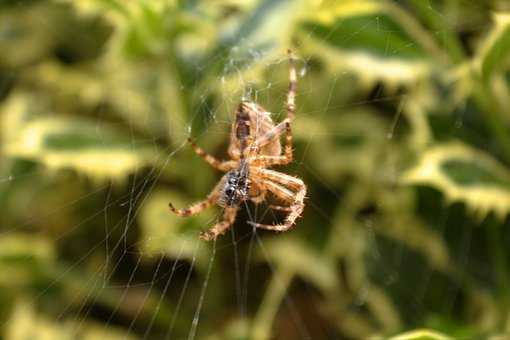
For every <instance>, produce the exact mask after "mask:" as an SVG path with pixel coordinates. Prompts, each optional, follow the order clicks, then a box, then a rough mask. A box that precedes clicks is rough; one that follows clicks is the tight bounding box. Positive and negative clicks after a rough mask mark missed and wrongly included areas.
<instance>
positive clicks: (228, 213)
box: [200, 206, 239, 241]
mask: <svg viewBox="0 0 510 340" xmlns="http://www.w3.org/2000/svg"><path fill="white" fill-rule="evenodd" d="M238 209H239V207H238V206H234V207H227V208H225V212H224V213H223V220H222V221H221V222H218V223H216V224H215V225H214V226H212V227H211V228H210V229H209V230H206V231H202V232H201V233H200V238H201V239H202V240H205V241H211V240H215V239H216V238H217V237H218V236H219V235H222V234H224V233H225V231H226V230H227V229H228V228H229V227H230V226H231V225H232V224H233V223H234V221H235V219H236V214H237V210H238Z"/></svg>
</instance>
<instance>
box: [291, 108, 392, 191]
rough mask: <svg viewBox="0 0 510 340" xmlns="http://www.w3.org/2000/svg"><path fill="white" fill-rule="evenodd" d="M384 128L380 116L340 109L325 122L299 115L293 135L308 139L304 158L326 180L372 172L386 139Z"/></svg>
mask: <svg viewBox="0 0 510 340" xmlns="http://www.w3.org/2000/svg"><path fill="white" fill-rule="evenodd" d="M387 130H388V128H387V127H386V124H385V122H384V121H383V120H382V119H381V118H380V117H377V116H376V115H374V114H372V113H370V112H367V111H363V110H353V111H350V112H349V113H342V114H341V115H337V116H336V117H335V119H334V120H331V121H328V123H327V124H324V122H320V121H318V120H317V118H316V117H313V116H304V117H300V118H299V120H296V123H295V131H296V132H295V133H296V136H297V137H299V138H302V139H303V140H310V145H309V149H308V150H307V153H306V155H305V156H306V157H307V160H308V161H309V162H310V163H311V164H313V166H314V167H317V168H318V170H319V171H320V172H321V175H323V176H325V178H326V179H327V180H328V181H330V182H333V181H338V180H341V179H342V178H344V176H345V175H356V176H360V177H364V178H370V177H371V176H373V174H374V172H375V171H376V170H377V169H378V168H379V165H380V159H379V157H378V155H380V153H381V151H382V148H383V147H384V146H385V145H386V143H387V141H388V139H387ZM324 154H327V155H328V157H327V158H324Z"/></svg>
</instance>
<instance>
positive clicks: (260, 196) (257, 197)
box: [249, 181, 267, 204]
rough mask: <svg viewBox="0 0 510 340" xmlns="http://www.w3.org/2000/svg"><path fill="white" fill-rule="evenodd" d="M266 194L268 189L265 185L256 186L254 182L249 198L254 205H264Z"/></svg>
mask: <svg viewBox="0 0 510 340" xmlns="http://www.w3.org/2000/svg"><path fill="white" fill-rule="evenodd" d="M266 192H267V189H266V187H265V186H264V185H260V184H256V183H255V182H253V181H252V182H251V184H250V191H249V197H250V200H251V201H252V202H253V203H255V204H259V203H262V202H263V201H264V200H265V199H266Z"/></svg>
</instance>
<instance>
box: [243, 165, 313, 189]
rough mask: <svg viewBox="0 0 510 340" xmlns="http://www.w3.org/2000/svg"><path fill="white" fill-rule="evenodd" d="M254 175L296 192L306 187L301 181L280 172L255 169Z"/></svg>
mask: <svg viewBox="0 0 510 340" xmlns="http://www.w3.org/2000/svg"><path fill="white" fill-rule="evenodd" d="M252 173H253V174H255V175H259V176H262V177H263V178H264V179H269V180H271V181H273V182H275V183H279V184H283V185H285V186H288V187H290V188H292V189H296V190H299V189H300V188H301V187H302V186H303V185H305V184H304V183H303V181H302V180H301V179H299V178H297V177H294V176H290V175H287V174H285V173H283V172H280V171H275V170H271V169H265V168H254V169H253V170H252Z"/></svg>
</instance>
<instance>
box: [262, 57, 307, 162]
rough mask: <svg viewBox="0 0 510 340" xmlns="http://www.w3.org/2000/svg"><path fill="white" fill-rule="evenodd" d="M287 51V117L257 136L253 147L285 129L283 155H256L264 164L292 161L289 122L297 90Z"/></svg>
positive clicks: (267, 141) (269, 140)
mask: <svg viewBox="0 0 510 340" xmlns="http://www.w3.org/2000/svg"><path fill="white" fill-rule="evenodd" d="M288 53H289V89H288V91H287V103H286V107H287V118H285V119H284V120H283V121H282V122H281V123H279V124H278V125H276V126H275V127H274V128H272V129H271V130H269V131H267V132H266V133H265V134H263V135H262V136H260V137H258V138H257V140H256V141H255V142H254V147H253V148H254V149H256V150H257V149H259V148H261V147H262V146H264V145H265V144H267V143H269V142H271V141H272V140H274V139H275V138H278V137H279V136H280V135H281V134H282V133H283V132H284V131H285V148H284V155H283V156H264V155H260V156H257V159H259V160H262V161H264V162H265V164H266V165H277V164H288V163H291V162H292V159H293V155H292V128H291V125H290V124H291V123H292V121H293V120H294V115H295V112H296V90H297V74H296V67H295V65H294V56H293V54H292V52H291V50H288Z"/></svg>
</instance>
